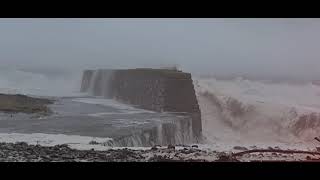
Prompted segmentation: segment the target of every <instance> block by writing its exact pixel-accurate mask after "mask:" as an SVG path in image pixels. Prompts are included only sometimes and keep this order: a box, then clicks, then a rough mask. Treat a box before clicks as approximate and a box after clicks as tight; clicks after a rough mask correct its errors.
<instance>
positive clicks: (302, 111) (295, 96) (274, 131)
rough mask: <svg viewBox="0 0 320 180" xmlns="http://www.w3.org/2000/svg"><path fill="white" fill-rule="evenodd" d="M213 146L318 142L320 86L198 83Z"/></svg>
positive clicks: (236, 81)
mask: <svg viewBox="0 0 320 180" xmlns="http://www.w3.org/2000/svg"><path fill="white" fill-rule="evenodd" d="M194 83H195V89H196V93H197V98H198V101H199V105H200V109H201V114H202V122H203V133H204V136H205V137H206V138H207V141H208V142H209V143H213V142H217V141H221V142H225V143H228V142H238V143H241V142H243V143H246V142H281V143H287V144H288V143H297V142H312V141H314V137H317V136H319V135H320V133H319V132H320V96H319V94H320V87H318V86H315V85H312V84H311V83H310V84H308V83H305V84H288V83H287V84H285V83H281V84H280V83H264V82H259V81H249V80H244V79H242V78H236V79H234V80H216V79H214V78H207V79H204V78H202V79H195V80H194Z"/></svg>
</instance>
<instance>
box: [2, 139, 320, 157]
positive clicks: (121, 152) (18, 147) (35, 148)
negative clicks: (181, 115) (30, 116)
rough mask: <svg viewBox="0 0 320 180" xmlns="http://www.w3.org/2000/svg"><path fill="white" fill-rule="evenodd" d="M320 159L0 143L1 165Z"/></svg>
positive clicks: (276, 155)
mask: <svg viewBox="0 0 320 180" xmlns="http://www.w3.org/2000/svg"><path fill="white" fill-rule="evenodd" d="M319 160H320V156H319V155H318V156H317V155H315V156H312V155H307V156H294V155H290V154H289V155H288V154H286V155H284V154H279V153H269V154H262V153H258V154H246V155H244V156H243V157H239V156H233V153H227V152H216V151H204V150H200V149H198V148H193V147H188V148H187V147H185V148H180V149H177V148H172V146H170V147H161V148H150V149H147V150H133V149H127V148H124V149H109V150H106V151H95V150H94V149H91V150H76V149H72V148H70V147H68V145H57V146H51V147H46V146H40V145H28V144H27V143H24V142H20V143H15V144H14V143H0V161H1V162H238V161H319Z"/></svg>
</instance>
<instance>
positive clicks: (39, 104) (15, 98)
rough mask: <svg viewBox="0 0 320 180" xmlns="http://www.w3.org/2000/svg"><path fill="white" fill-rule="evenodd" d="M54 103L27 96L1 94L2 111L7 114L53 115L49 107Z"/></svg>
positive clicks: (0, 105)
mask: <svg viewBox="0 0 320 180" xmlns="http://www.w3.org/2000/svg"><path fill="white" fill-rule="evenodd" d="M52 103H53V101H52V100H49V99H42V98H33V97H29V96H25V95H20V94H16V95H11V94H0V111H1V112H5V113H18V112H21V113H44V114H48V113H51V111H50V109H49V108H48V107H47V105H48V104H52Z"/></svg>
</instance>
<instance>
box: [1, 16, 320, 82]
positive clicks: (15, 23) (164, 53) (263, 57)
mask: <svg viewBox="0 0 320 180" xmlns="http://www.w3.org/2000/svg"><path fill="white" fill-rule="evenodd" d="M319 47H320V19H0V62H1V65H0V66H1V67H7V66H13V67H50V68H56V67H63V68H110V67H113V68H120V67H121V68H122V67H141V66H144V67H145V66H158V65H167V64H179V65H180V66H181V67H182V68H183V69H185V70H187V71H191V72H203V73H208V72H212V73H224V74H228V73H234V74H238V73H239V74H243V73H245V74H258V75H259V74H260V75H261V74H262V75H264V74H271V75H290V76H305V77H311V76H314V77H316V76H317V77H319V79H320V71H319V70H320V48H319Z"/></svg>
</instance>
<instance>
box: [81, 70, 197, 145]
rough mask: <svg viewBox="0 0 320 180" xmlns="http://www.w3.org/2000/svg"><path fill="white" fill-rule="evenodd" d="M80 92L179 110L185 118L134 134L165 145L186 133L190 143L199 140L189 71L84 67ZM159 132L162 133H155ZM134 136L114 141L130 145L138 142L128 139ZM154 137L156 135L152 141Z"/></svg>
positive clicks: (182, 139)
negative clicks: (90, 68)
mask: <svg viewBox="0 0 320 180" xmlns="http://www.w3.org/2000/svg"><path fill="white" fill-rule="evenodd" d="M81 92H87V93H89V94H91V95H94V96H103V97H104V98H112V99H115V100H117V101H119V102H123V103H126V104H131V105H134V106H137V107H139V108H142V109H146V110H151V111H156V112H168V113H183V114H184V116H186V117H188V118H185V119H184V120H183V121H182V122H179V123H176V122H174V123H164V124H162V125H161V126H162V127H161V128H160V129H161V130H160V131H159V130H157V131H156V130H151V131H150V132H147V131H145V132H142V133H141V134H139V135H137V134H135V135H134V136H139V137H142V136H144V137H145V138H144V139H145V140H143V141H149V142H154V143H160V144H168V143H173V140H172V139H174V141H175V143H178V142H179V141H180V143H184V142H185V141H190V139H191V138H190V136H192V139H193V140H194V141H193V142H199V141H200V139H201V136H202V125H201V114H200V109H199V105H198V102H197V98H196V94H195V90H194V86H193V81H192V78H191V74H190V73H185V72H181V71H177V70H167V69H142V68H141V69H121V70H120V69H119V70H108V69H99V70H85V71H84V73H83V77H82V85H81ZM187 119H189V120H187ZM186 125H187V127H186ZM189 130H190V132H189ZM171 131H172V132H171ZM170 132H171V133H170ZM181 132H182V134H181ZM183 132H186V133H183ZM159 133H160V134H162V135H159ZM155 134H156V135H155ZM190 134H191V135H190ZM134 136H132V137H131V138H124V139H122V140H121V141H120V140H119V141H118V142H126V143H124V144H131V145H134V144H141V143H138V142H134V141H135V140H133V139H132V138H133V137H134ZM170 136H171V137H170ZM154 137H157V138H156V140H155V138H154ZM170 138H171V139H170ZM140 139H141V138H140ZM142 139H143V138H142ZM179 139H180V140H179ZM186 139H188V140H186ZM120 144H121V143H120ZM122 144H123V143H122ZM142 144H147V143H142Z"/></svg>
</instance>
